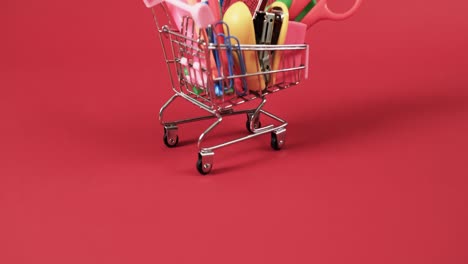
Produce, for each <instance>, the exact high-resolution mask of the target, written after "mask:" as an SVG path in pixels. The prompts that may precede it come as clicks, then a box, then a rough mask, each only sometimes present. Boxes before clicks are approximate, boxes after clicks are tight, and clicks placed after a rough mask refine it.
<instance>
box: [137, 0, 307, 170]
mask: <svg viewBox="0 0 468 264" xmlns="http://www.w3.org/2000/svg"><path fill="white" fill-rule="evenodd" d="M144 2H145V4H146V5H147V6H148V7H150V8H151V10H152V12H153V15H154V18H155V22H156V27H157V29H158V32H159V37H160V40H161V45H162V48H163V52H164V58H165V63H166V64H167V68H168V71H169V75H170V78H171V84H172V89H173V91H174V95H173V96H172V97H171V98H170V99H169V100H168V101H167V102H166V103H165V104H164V105H163V106H162V107H161V110H160V112H159V120H160V122H161V124H162V125H163V126H164V136H163V140H164V143H165V144H166V145H167V146H168V147H175V146H176V145H177V144H178V141H179V136H178V125H180V124H184V123H189V122H194V121H201V120H206V119H211V118H213V119H214V123H212V124H211V125H210V126H209V127H208V128H207V129H206V130H205V131H204V132H203V133H201V135H200V137H199V139H198V160H197V163H196V168H197V170H198V171H199V172H200V173H201V174H203V175H204V174H207V173H209V172H210V171H211V169H212V168H213V157H214V151H215V150H216V149H219V148H222V147H226V146H228V145H231V144H234V143H238V142H241V141H244V140H247V139H251V138H254V137H257V136H261V135H264V134H271V147H272V148H273V149H274V150H279V149H281V147H282V146H283V144H284V143H285V136H286V126H287V122H286V121H285V120H283V119H281V118H279V117H277V116H276V115H274V114H272V113H270V112H268V111H266V110H264V109H263V107H264V105H265V103H266V97H267V95H269V94H272V93H276V92H278V91H282V90H285V89H287V88H290V87H292V86H294V85H297V84H298V83H299V82H300V81H301V80H302V79H304V78H307V66H308V46H307V45H305V44H284V42H285V40H286V36H285V35H284V32H280V30H279V29H280V28H279V27H278V26H277V25H278V24H279V23H281V19H284V18H282V17H281V16H282V14H281V12H275V11H272V12H271V13H270V12H265V14H262V18H261V19H262V21H261V22H260V23H257V26H256V27H257V28H253V27H255V25H254V23H252V16H251V10H249V13H248V15H249V16H250V20H249V21H243V20H242V21H241V20H239V21H234V22H233V21H228V20H233V19H231V18H228V17H227V16H226V15H227V14H229V12H231V11H229V10H225V12H224V14H225V16H224V18H225V19H224V20H221V19H220V16H219V15H218V16H216V15H214V14H213V9H212V8H210V5H209V4H205V3H194V4H193V5H189V4H187V3H184V2H182V1H178V0H166V1H161V0H155V1H151V0H145V1H144ZM216 2H217V1H216ZM238 6H241V4H238ZM242 8H243V9H245V7H242ZM236 12H239V11H236ZM242 12H245V11H242ZM234 16H237V18H234V20H235V19H239V14H235V15H234ZM244 16H245V14H244ZM228 22H230V23H228ZM262 22H263V24H264V25H263V26H262ZM242 23H245V24H246V25H248V26H247V27H246V26H245V25H243V24H242ZM248 23H250V24H248ZM280 26H281V25H280ZM248 27H250V31H251V32H248V33H249V34H250V36H251V37H252V36H253V37H255V38H256V39H254V40H252V39H251V38H250V39H249V37H248V36H247V37H246V36H245V35H246V34H245V33H246V31H248V30H247V28H248ZM252 30H253V31H252ZM275 30H276V31H275ZM254 31H256V34H255V32H254ZM246 39H247V40H246ZM249 41H250V43H249ZM279 42H282V43H283V44H278V43H279ZM256 43H262V44H256ZM176 98H183V99H185V100H186V101H187V102H190V103H192V104H193V105H195V106H197V107H199V108H201V109H203V110H206V111H207V112H208V115H206V116H201V117H196V118H189V119H183V120H175V121H167V120H165V119H164V113H165V110H166V109H167V108H168V106H169V105H171V104H172V103H173V102H174V100H175V99H176ZM250 102H252V103H253V104H254V102H257V104H254V106H255V107H253V108H251V109H242V110H240V109H237V108H238V106H239V105H241V104H244V103H250ZM238 114H245V115H246V116H247V121H246V128H247V131H246V135H245V136H243V137H240V138H236V139H233V140H231V141H228V142H223V143H221V144H218V145H215V146H204V144H203V143H204V140H205V138H206V137H207V135H208V134H209V133H210V132H211V131H212V130H213V129H214V128H215V127H216V126H218V125H219V124H220V123H221V122H222V121H223V120H224V119H223V118H224V117H225V116H230V115H238ZM260 116H265V117H266V118H268V120H271V122H270V123H271V124H268V125H264V126H262V125H261V122H260ZM262 121H263V119H262ZM263 122H265V121H263Z"/></svg>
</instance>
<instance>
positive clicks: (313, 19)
mask: <svg viewBox="0 0 468 264" xmlns="http://www.w3.org/2000/svg"><path fill="white" fill-rule="evenodd" d="M327 2H328V0H319V1H318V2H317V4H316V5H315V6H314V7H313V8H312V10H310V12H309V13H308V14H307V15H306V16H305V17H304V18H303V19H302V20H301V22H302V23H304V24H306V25H307V28H310V27H311V26H313V25H314V24H315V23H317V22H319V21H320V20H326V19H329V20H343V19H346V18H348V17H350V16H352V15H353V14H354V13H355V12H356V10H357V9H358V8H359V6H360V5H361V3H362V0H356V1H355V2H354V5H353V7H351V8H350V9H349V10H348V11H346V12H344V13H335V12H333V11H331V10H330V8H328V5H327Z"/></svg>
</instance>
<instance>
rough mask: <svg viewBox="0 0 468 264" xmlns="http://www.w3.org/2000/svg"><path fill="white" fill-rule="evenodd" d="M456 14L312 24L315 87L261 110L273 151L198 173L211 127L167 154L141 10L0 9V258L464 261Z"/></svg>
mask: <svg viewBox="0 0 468 264" xmlns="http://www.w3.org/2000/svg"><path fill="white" fill-rule="evenodd" d="M330 2H332V1H330ZM334 2H337V3H336V4H334V3H331V4H332V5H333V6H335V7H336V8H338V9H339V8H340V7H339V6H338V5H339V4H338V2H339V1H338V0H336V1H334ZM343 3H345V4H346V3H347V1H346V2H342V4H343ZM343 5H344V4H343ZM467 8H468V4H467V2H466V1H461V0H455V1H451V2H450V3H445V2H441V1H435V0H425V1H422V0H413V1H403V2H392V1H372V0H367V1H364V3H363V5H362V7H361V9H360V10H359V12H358V13H357V14H356V15H355V16H354V17H352V18H350V19H349V20H347V21H345V22H340V23H338V22H323V23H320V24H317V25H316V26H314V27H313V28H312V29H311V30H310V31H309V32H308V33H309V34H308V36H307V42H308V43H309V44H310V50H311V55H310V62H311V65H310V66H311V67H310V78H309V79H308V80H307V81H304V82H303V83H301V84H300V85H299V86H296V87H294V88H292V89H290V90H288V91H284V92H281V93H278V94H275V95H273V96H271V97H270V98H269V102H268V107H267V108H268V109H269V110H271V111H273V112H276V113H278V114H279V115H280V116H282V117H284V118H285V119H286V120H288V121H289V126H288V135H287V143H286V145H285V147H284V149H283V150H281V151H279V152H275V151H272V150H271V149H270V146H269V140H270V139H269V137H268V136H265V137H261V138H256V139H254V140H252V141H249V142H246V143H242V144H238V145H234V146H232V147H230V148H226V149H222V150H219V151H217V153H216V157H215V168H214V171H213V172H212V174H211V175H210V176H208V177H202V176H199V175H198V173H197V172H196V170H195V161H196V156H197V150H196V145H195V144H194V143H195V141H196V138H197V135H198V134H199V133H200V132H201V131H202V130H203V129H204V128H206V126H207V125H208V124H207V123H199V124H192V125H186V126H181V127H180V147H178V148H175V149H167V148H166V147H165V146H164V144H163V142H162V128H161V126H160V125H159V124H158V123H157V118H156V113H157V111H158V110H159V107H160V106H161V105H162V104H163V103H164V101H165V100H167V99H168V98H169V96H171V89H170V82H169V79H168V75H167V74H166V72H165V71H166V69H165V65H164V63H163V56H162V52H161V47H160V45H159V41H158V39H157V35H156V32H155V28H154V23H153V21H152V16H151V13H150V11H149V10H147V9H146V8H145V7H144V5H143V3H142V2H141V1H137V0H134V1H59V0H42V1H31V0H25V1H13V0H6V1H3V2H2V7H1V9H0V17H1V20H0V21H1V23H0V28H1V30H0V36H1V42H0V55H1V56H0V95H1V96H0V101H1V103H0V117H1V119H0V121H1V122H0V127H1V130H0V263H5V264H15V263H47V264H52V263H68V264H71V263H165V264H170V263H205V264H207V263H412V264H413V263H467V262H468V251H467V250H466V249H467V247H468V227H467V224H466V223H468V213H467V210H466V204H467V202H468V201H467V197H468V196H467V191H468V186H467V185H468V179H467V176H468V167H467V163H468V158H467V154H468V153H467V148H468V139H467V134H468V122H467V118H468V91H467V88H468V74H467V69H468V52H467V47H468V20H467V19H466V17H467V15H466V9H467ZM174 109H175V112H176V113H175V114H180V115H183V114H185V113H191V111H192V109H194V107H193V106H192V105H189V104H183V103H181V104H180V105H177V107H176V108H174ZM244 122H245V120H244V118H237V119H236V118H233V119H232V120H228V121H227V122H226V124H225V125H224V126H223V128H220V129H219V130H218V131H217V133H216V134H215V135H214V136H216V137H217V138H218V139H220V140H224V139H228V138H229V136H232V135H241V134H243V133H245V131H244V130H245V128H244V125H245V123H244Z"/></svg>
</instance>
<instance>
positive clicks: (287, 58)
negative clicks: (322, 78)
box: [276, 21, 308, 83]
mask: <svg viewBox="0 0 468 264" xmlns="http://www.w3.org/2000/svg"><path fill="white" fill-rule="evenodd" d="M306 31H307V25H306V24H304V23H300V22H295V21H289V25H288V32H287V34H286V40H285V41H284V44H285V45H292V44H304V42H305V35H306ZM302 53H303V52H301V50H285V51H283V52H282V56H281V65H280V69H287V68H295V67H299V66H300V65H301V63H302V62H303V60H304V59H306V60H307V59H308V58H303V57H302V56H301V54H302ZM307 71H308V70H307V69H306V70H305V78H307ZM299 74H302V73H301V71H287V72H282V73H278V74H276V76H277V77H276V78H277V82H278V83H281V82H285V83H295V82H298V81H299V79H300V76H299Z"/></svg>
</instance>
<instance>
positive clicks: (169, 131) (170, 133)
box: [163, 127, 179, 148]
mask: <svg viewBox="0 0 468 264" xmlns="http://www.w3.org/2000/svg"><path fill="white" fill-rule="evenodd" d="M163 140H164V144H165V145H166V146H167V147H169V148H173V147H175V146H177V143H179V136H178V135H177V127H164V136H163Z"/></svg>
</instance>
